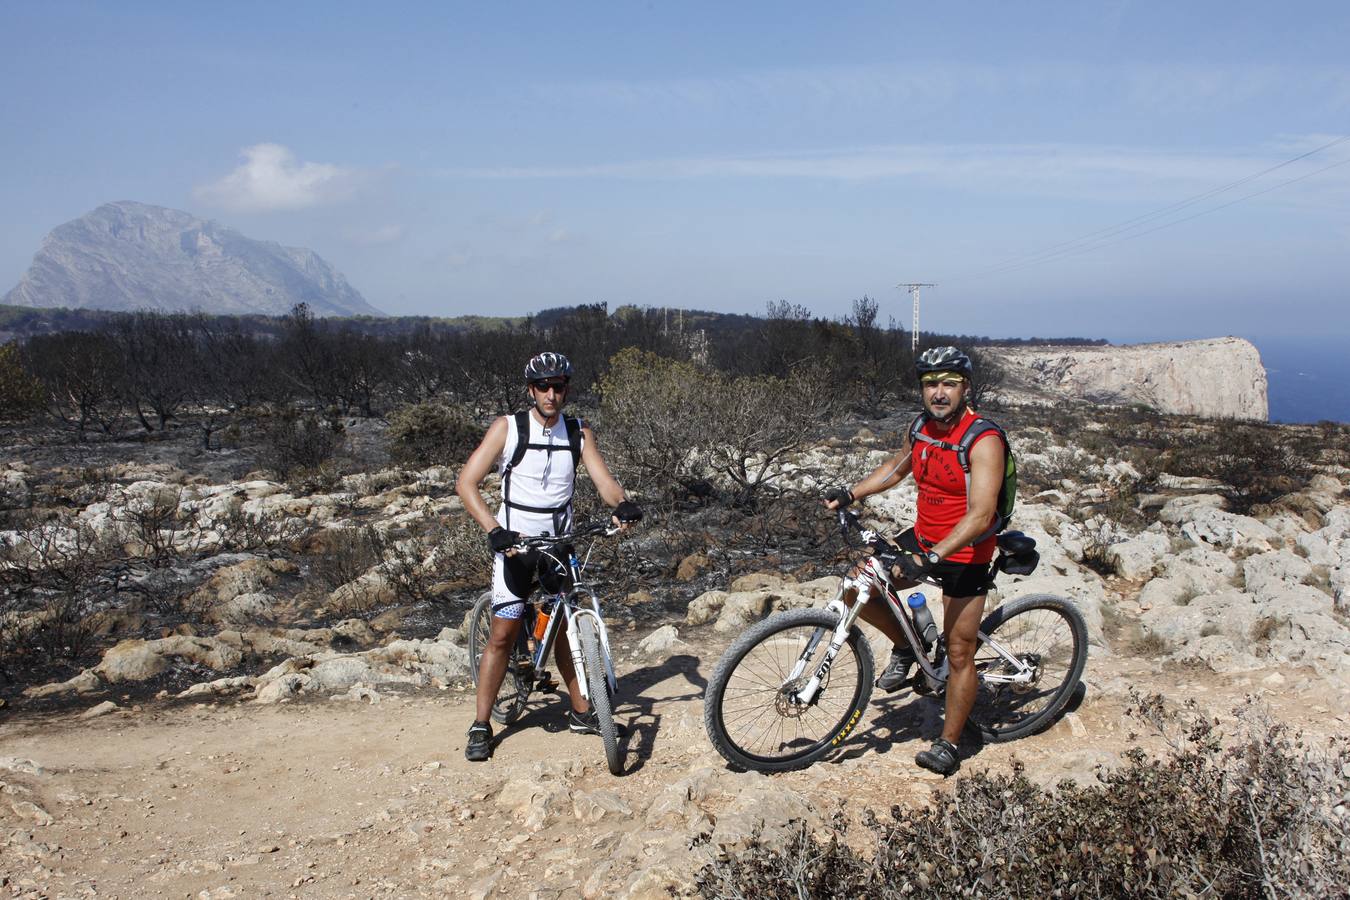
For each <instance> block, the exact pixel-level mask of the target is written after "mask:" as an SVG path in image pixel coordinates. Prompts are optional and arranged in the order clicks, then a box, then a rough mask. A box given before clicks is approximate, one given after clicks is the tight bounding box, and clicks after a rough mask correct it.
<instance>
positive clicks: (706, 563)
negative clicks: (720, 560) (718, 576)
mask: <svg viewBox="0 0 1350 900" xmlns="http://www.w3.org/2000/svg"><path fill="white" fill-rule="evenodd" d="M711 568H712V560H710V559H708V557H706V556H704V555H703V554H702V553H691V554H690V555H689V556H686V557H685V558H684V559H682V560H680V564H679V565H678V566H676V567H675V580H676V581H693V580H694V579H695V578H697V577H698V576H700V575H702V574H703V573H704V572H706V571H708V570H709V569H711Z"/></svg>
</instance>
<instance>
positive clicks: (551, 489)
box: [497, 412, 576, 535]
mask: <svg viewBox="0 0 1350 900" xmlns="http://www.w3.org/2000/svg"><path fill="white" fill-rule="evenodd" d="M505 418H506V444H505V446H503V447H502V455H501V456H500V457H499V458H498V459H497V472H498V473H499V474H500V475H502V477H503V483H502V495H503V503H502V506H501V509H499V510H497V521H498V522H499V523H500V524H501V525H502V527H504V528H510V529H511V530H512V531H518V532H520V533H521V534H525V535H540V534H558V533H560V532H562V531H566V530H567V528H568V527H569V526H570V524H571V520H572V489H573V485H574V484H575V481H576V467H575V466H574V465H573V464H572V449H571V445H570V444H569V443H568V440H567V420H566V419H565V418H564V417H563V416H561V415H560V416H558V421H557V422H556V423H555V424H554V425H552V426H551V427H548V428H545V427H544V426H543V425H542V424H540V422H539V420H538V419H537V418H535V416H534V413H533V412H531V413H530V414H529V415H528V416H526V419H527V420H528V421H529V423H530V433H529V435H528V436H527V441H528V442H529V443H530V444H534V445H545V446H547V447H549V448H550V449H547V450H545V449H533V448H531V449H527V450H526V451H525V455H524V456H523V457H521V460H520V462H519V463H518V464H517V465H516V466H515V468H513V469H512V470H511V476H510V484H509V486H508V484H507V483H506V464H507V463H509V462H510V461H511V457H512V455H513V454H514V453H515V450H516V444H517V443H518V442H519V441H520V439H521V436H520V435H519V434H518V433H517V431H516V417H515V416H506V417H505ZM508 499H509V501H510V503H511V506H509V507H508V506H507V505H506V501H507V500H508ZM521 506H529V507H533V509H531V510H526V509H521V508H520V507H521ZM553 510H556V511H557V512H552V511H553Z"/></svg>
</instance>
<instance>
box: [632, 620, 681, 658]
mask: <svg viewBox="0 0 1350 900" xmlns="http://www.w3.org/2000/svg"><path fill="white" fill-rule="evenodd" d="M687 647H688V644H686V643H685V642H684V641H682V640H680V632H679V631H677V630H676V628H675V626H674V625H662V626H661V627H660V628H658V629H656V630H655V631H653V632H652V633H651V634H649V635H647V636H646V637H645V638H643V639H642V640H640V641H638V645H637V655H638V656H669V655H670V654H672V653H674V652H676V651H677V650H681V649H684V648H687Z"/></svg>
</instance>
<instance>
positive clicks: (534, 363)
mask: <svg viewBox="0 0 1350 900" xmlns="http://www.w3.org/2000/svg"><path fill="white" fill-rule="evenodd" d="M571 377H572V363H571V362H570V361H569V360H568V359H567V357H565V356H563V355H562V354H561V353H554V352H552V351H545V352H544V353H540V354H539V355H538V356H536V357H535V358H534V359H532V360H530V361H529V362H528V363H526V365H525V381H526V383H529V382H532V381H543V380H544V379H545V378H571Z"/></svg>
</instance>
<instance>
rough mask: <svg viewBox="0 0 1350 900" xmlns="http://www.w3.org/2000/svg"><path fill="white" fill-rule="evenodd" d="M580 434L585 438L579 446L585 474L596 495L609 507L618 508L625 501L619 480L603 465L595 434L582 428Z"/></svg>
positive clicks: (588, 429) (603, 461)
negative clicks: (589, 479)
mask: <svg viewBox="0 0 1350 900" xmlns="http://www.w3.org/2000/svg"><path fill="white" fill-rule="evenodd" d="M581 433H582V434H583V435H584V436H585V438H586V440H585V442H584V443H583V444H582V445H581V461H582V463H583V464H585V466H586V473H587V474H588V475H590V476H591V483H592V484H594V485H595V491H596V493H598V494H599V495H600V499H601V500H603V501H605V503H607V504H609V506H611V507H615V506H618V505H619V504H620V503H622V502H623V501H624V500H626V499H627V495H626V494H624V491H623V485H621V484H619V480H618V479H617V478H615V477H614V474H613V473H612V472H610V471H609V466H607V465H605V458H604V457H603V456H601V455H600V448H599V446H597V445H596V441H595V433H594V432H593V431H591V429H590V428H589V427H583V428H582V429H581Z"/></svg>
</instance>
